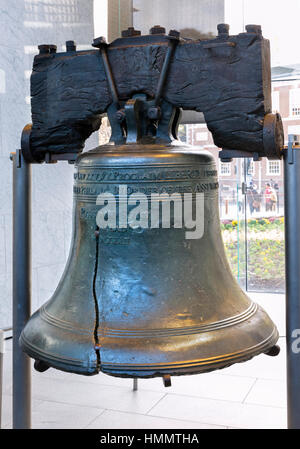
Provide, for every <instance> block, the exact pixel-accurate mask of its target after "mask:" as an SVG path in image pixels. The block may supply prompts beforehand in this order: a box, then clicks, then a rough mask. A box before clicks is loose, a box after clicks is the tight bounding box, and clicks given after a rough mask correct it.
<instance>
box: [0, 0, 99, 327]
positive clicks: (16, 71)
mask: <svg viewBox="0 0 300 449" xmlns="http://www.w3.org/2000/svg"><path fill="white" fill-rule="evenodd" d="M0 28H1V33H0V327H3V326H9V325H10V324H11V301H12V299H11V291H12V288H11V273H12V257H11V252H12V163H11V162H10V160H9V154H10V153H11V152H13V151H15V149H16V148H17V147H19V142H20V135H21V131H22V128H23V127H24V125H25V124H26V123H29V122H30V121H31V118H30V105H29V95H30V82H29V76H30V72H31V67H32V60H33V56H34V55H35V54H36V53H37V45H38V44H43V43H44V44H45V43H47V44H56V45H57V46H58V51H61V50H62V48H63V45H64V43H65V41H66V40H72V39H73V40H75V41H76V42H77V44H78V47H79V48H80V49H81V48H91V46H90V44H91V42H92V39H93V37H94V31H93V0H0ZM97 142H98V140H97V135H93V136H92V138H91V139H90V140H89V142H88V144H87V146H86V148H91V147H94V146H96V145H97ZM32 168H33V254H32V265H33V273H32V285H33V309H36V308H37V307H38V306H39V305H41V304H42V303H43V302H45V301H46V300H47V299H48V298H49V297H50V296H51V294H52V292H53V290H54V288H55V287H56V285H57V283H58V281H59V278H60V276H61V273H62V271H63V268H64V266H65V263H66V258H67V254H68V249H69V242H70V234H71V208H72V182H73V180H72V178H73V167H72V166H70V165H68V164H67V163H65V162H61V163H58V164H55V165H45V164H44V165H36V166H33V167H32Z"/></svg>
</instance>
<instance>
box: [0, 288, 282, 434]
mask: <svg viewBox="0 0 300 449" xmlns="http://www.w3.org/2000/svg"><path fill="white" fill-rule="evenodd" d="M250 296H251V297H252V298H253V299H254V300H255V301H257V302H258V303H260V304H262V305H263V307H264V308H265V309H266V310H267V311H268V313H269V314H270V315H271V317H272V318H273V320H274V321H275V322H276V324H277V326H278V328H279V331H280V336H281V338H280V342H279V344H280V346H281V353H280V354H279V356H278V357H267V356H266V355H260V356H258V357H256V358H254V359H252V360H250V361H249V362H246V363H242V364H236V365H233V366H231V367H230V368H227V369H224V370H221V371H215V372H213V373H209V374H200V375H194V376H184V377H175V378H173V379H172V387H171V388H167V389H166V388H164V387H163V384H162V381H161V379H148V380H143V381H139V390H138V391H135V392H134V391H132V381H131V380H130V379H118V378H114V377H110V376H106V375H104V374H100V375H98V376H94V377H84V376H76V375H73V374H66V373H63V372H60V371H56V370H54V369H50V370H48V371H47V372H45V373H43V374H40V373H37V372H35V371H33V388H32V389H33V413H32V421H33V427H34V428H44V429H48V428H50V429H53V428H89V429H93V428H96V429H112V428H116V429H118V428H119V429H126V428H140V429H146V428H152V429H153V428H154V429H159V428H164V429H178V428H190V429H193V428H194V429H196V428H197V429H203V428H207V429H211V428H217V429H224V428H231V427H233V428H286V394H285V393H286V385H285V338H284V297H283V295H269V294H267V295H262V294H251V295H250ZM11 365H12V364H11V344H10V343H9V344H7V352H6V354H5V366H4V371H5V373H4V374H5V385H4V398H3V427H5V428H10V427H11V399H12V398H11V393H12V386H11Z"/></svg>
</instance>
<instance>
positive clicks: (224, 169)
mask: <svg viewBox="0 0 300 449" xmlns="http://www.w3.org/2000/svg"><path fill="white" fill-rule="evenodd" d="M219 174H220V175H221V176H230V175H231V163H229V162H221V161H219Z"/></svg>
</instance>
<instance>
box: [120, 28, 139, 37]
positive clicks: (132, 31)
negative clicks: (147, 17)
mask: <svg viewBox="0 0 300 449" xmlns="http://www.w3.org/2000/svg"><path fill="white" fill-rule="evenodd" d="M140 35H141V32H140V31H139V30H135V29H134V27H129V28H127V30H124V31H122V37H133V36H140Z"/></svg>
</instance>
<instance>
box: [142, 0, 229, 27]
mask: <svg viewBox="0 0 300 449" xmlns="http://www.w3.org/2000/svg"><path fill="white" fill-rule="evenodd" d="M133 7H134V10H133V11H134V12H133V24H134V26H135V27H136V28H137V29H138V30H141V31H142V34H148V32H149V29H150V28H151V27H152V26H153V25H161V26H164V27H165V28H166V30H167V32H169V30H170V29H173V30H174V29H176V30H178V31H180V30H182V29H186V28H190V29H195V30H197V31H199V32H202V33H209V32H211V33H214V34H216V33H217V24H218V23H222V22H224V0H184V1H183V0H150V1H147V0H133Z"/></svg>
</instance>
